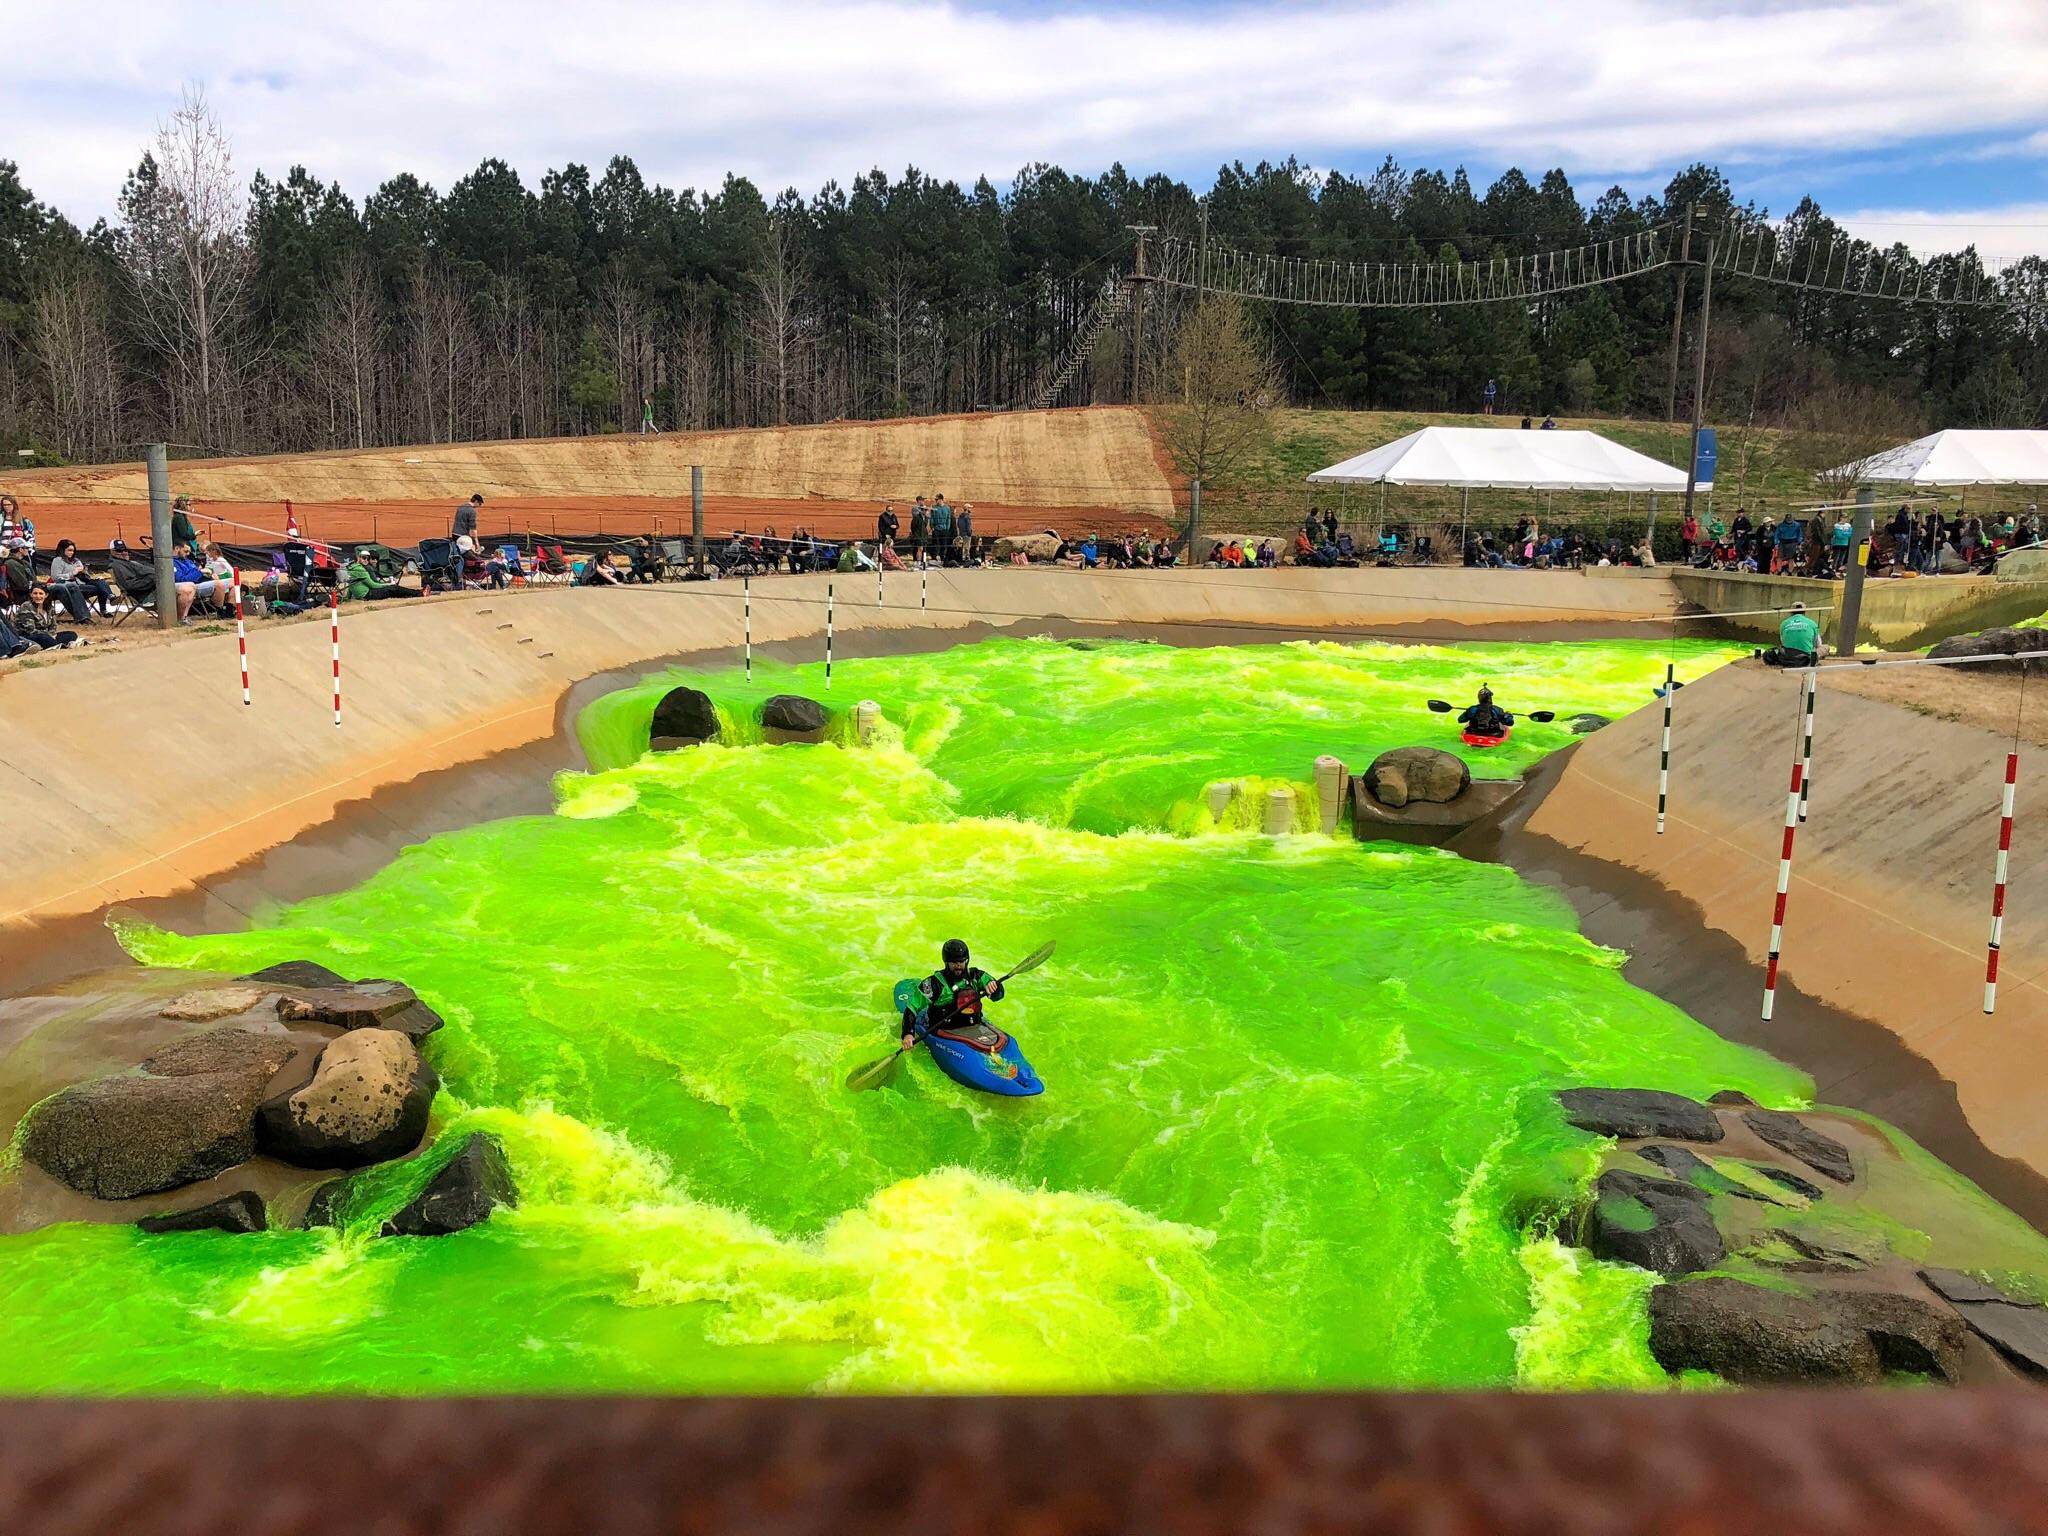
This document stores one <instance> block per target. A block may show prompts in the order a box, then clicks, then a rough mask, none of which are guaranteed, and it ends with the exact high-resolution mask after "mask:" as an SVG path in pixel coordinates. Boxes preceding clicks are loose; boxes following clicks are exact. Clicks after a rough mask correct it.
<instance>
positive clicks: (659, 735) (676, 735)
mask: <svg viewBox="0 0 2048 1536" xmlns="http://www.w3.org/2000/svg"><path fill="white" fill-rule="evenodd" d="M647 734H648V745H649V746H651V747H652V748H653V749H654V750H655V751H657V752H668V751H672V750H674V749H675V748H677V747H694V746H697V745H699V744H700V743H703V742H707V741H716V740H717V739H718V706H717V705H715V704H713V703H712V702H711V695H710V694H708V693H701V692H699V691H698V690H697V689H695V688H671V689H669V691H668V692H667V693H665V694H663V695H662V697H661V702H660V703H659V704H657V705H655V706H654V723H653V724H652V725H651V726H649V727H648V732H647Z"/></svg>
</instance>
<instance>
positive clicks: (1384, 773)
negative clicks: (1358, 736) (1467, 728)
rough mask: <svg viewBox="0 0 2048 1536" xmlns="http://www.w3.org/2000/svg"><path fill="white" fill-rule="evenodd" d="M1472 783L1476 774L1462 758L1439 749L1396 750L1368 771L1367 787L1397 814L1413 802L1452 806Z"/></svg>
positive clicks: (1373, 763) (1378, 758) (1384, 756)
mask: <svg viewBox="0 0 2048 1536" xmlns="http://www.w3.org/2000/svg"><path fill="white" fill-rule="evenodd" d="M1471 782H1472V770H1471V769H1470V768H1468V767H1466V766H1465V760H1464V759H1463V758H1462V757H1459V756H1458V755H1457V754H1456V753H1455V752H1440V751H1438V750H1437V749H1436V748H1435V747H1395V748H1394V749H1393V750H1392V751H1391V752H1382V753H1381V754H1380V755H1379V756H1378V757H1376V758H1374V759H1373V760H1372V766H1371V767H1370V768H1367V769H1366V770H1365V787H1366V789H1367V790H1368V791H1370V793H1371V794H1372V797H1373V799H1375V800H1377V801H1379V803H1380V804H1381V805H1390V806H1392V807H1393V808H1394V809H1395V810H1399V809H1400V808H1401V807H1402V806H1404V805H1406V804H1408V803H1409V802H1410V801H1411V800H1427V801H1430V802H1431V803H1433V804H1436V805H1444V804H1448V803H1449V802H1450V801H1453V800H1455V799H1457V798H1458V796H1460V795H1462V794H1463V793H1465V789H1466V786H1468V785H1469V784H1471Z"/></svg>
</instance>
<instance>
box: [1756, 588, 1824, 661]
mask: <svg viewBox="0 0 2048 1536" xmlns="http://www.w3.org/2000/svg"><path fill="white" fill-rule="evenodd" d="M1820 651H1821V645H1820V626H1819V625H1818V624H1816V623H1814V622H1813V618H1812V616H1811V615H1810V614H1808V613H1807V611H1806V604H1804V603H1794V604H1793V605H1792V611H1791V612H1790V613H1788V614H1786V615H1785V620H1784V622H1783V623H1782V624H1780V625H1779V626H1778V643H1777V644H1776V645H1774V646H1772V647H1771V649H1769V650H1768V651H1762V652H1759V653H1758V654H1760V655H1761V656H1762V657H1763V659H1764V660H1765V661H1766V662H1767V663H1769V664H1770V665H1771V666H1774V667H1810V666H1812V665H1813V664H1814V663H1815V662H1817V661H1819V660H1820Z"/></svg>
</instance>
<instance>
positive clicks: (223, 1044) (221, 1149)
mask: <svg viewBox="0 0 2048 1536" xmlns="http://www.w3.org/2000/svg"><path fill="white" fill-rule="evenodd" d="M295 1049H296V1047H295V1046H294V1045H293V1043H292V1042H291V1041H290V1040H288V1039H286V1038H285V1037H284V1036H282V1035H259V1034H256V1033H253V1032H252V1031H249V1030H245V1029H215V1030H208V1031H207V1032H206V1033H204V1034H201V1035H194V1036H192V1037H190V1038H189V1039H185V1040H180V1041H177V1042H175V1043H173V1044H171V1045H169V1046H166V1047H165V1048H164V1049H163V1050H161V1051H158V1052H157V1053H156V1054H155V1055H154V1056H152V1057H150V1058H149V1059H148V1060H147V1061H145V1062H143V1063H142V1065H141V1066H140V1067H139V1068H138V1069H136V1070H135V1071H133V1072H118V1073H114V1074H112V1075H111V1076H107V1077H101V1078H95V1079H94V1080H92V1081H91V1082H86V1083H79V1084H76V1085H74V1086H73V1087H70V1088H66V1089H64V1090H63V1091H62V1092H60V1093H56V1094H52V1095H51V1096H50V1097H49V1098H47V1099H45V1100H43V1102H42V1103H40V1104H38V1105H36V1106H35V1108H34V1109H32V1110H30V1111H29V1114H28V1116H27V1117H26V1119H25V1120H24V1122H23V1132H22V1155H23V1156H24V1157H26V1158H27V1159H28V1160H29V1161H30V1162H32V1163H34V1164H35V1165H36V1166H37V1167H38V1168H40V1169H42V1170H43V1171H44V1172H45V1173H47V1174H49V1175H51V1177H53V1178H56V1179H59V1180H61V1181H62V1182H63V1183H65V1184H68V1185H69V1186H70V1187H71V1188H73V1189H75V1190H77V1191H78V1192H79V1193H81V1194H86V1195H92V1196H95V1197H96V1198H98V1199H101V1200H128V1199H132V1198H134V1197H135V1196H137V1195H148V1194H154V1193H156V1192H157V1191H158V1190H162V1189H175V1188H177V1187H178V1186H179V1185H181V1184H194V1183H197V1182H198V1181H199V1180H201V1179H210V1178H212V1177H213V1176H214V1175H215V1174H217V1173H220V1172H223V1171H224V1170H226V1169H229V1168H232V1167H234V1166H235V1164H237V1163H241V1162H246V1161H247V1160H248V1159H249V1158H250V1157H251V1156H253V1155H254V1153H255V1151H256V1119H255V1111H256V1104H257V1101H258V1100H259V1099H261V1098H262V1097H263V1093H264V1089H265V1088H266V1087H268V1085H269V1083H270V1080H271V1078H272V1077H274V1076H275V1075H276V1074H277V1070H278V1069H279V1068H280V1067H282V1066H283V1065H284V1064H285V1063H286V1062H287V1061H289V1060H290V1059H291V1057H292V1055H293V1053H294V1051H295Z"/></svg>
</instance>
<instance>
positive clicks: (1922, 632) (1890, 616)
mask: <svg viewBox="0 0 2048 1536" xmlns="http://www.w3.org/2000/svg"><path fill="white" fill-rule="evenodd" d="M1670 575H1671V580H1672V583H1673V584H1674V585H1675V586H1676V587H1677V588H1678V592H1679V595H1680V596H1681V597H1683V598H1684V599H1685V602H1686V604H1687V606H1688V608H1690V609H1692V610H1694V611H1697V612H1701V613H1735V614H1741V615H1743V617H1741V618H1736V619H1726V620H1722V621H1721V622H1722V623H1723V624H1725V625H1726V627H1727V630H1728V632H1729V633H1731V634H1737V635H1744V636H1747V637H1749V638H1752V639H1756V640H1762V641H1768V642H1771V643H1775V642H1776V641H1777V638H1778V618H1779V612H1774V611H1771V610H1778V611H1783V610H1786V609H1789V608H1791V606H1792V605H1793V604H1794V603H1804V604H1806V606H1807V607H1808V608H1810V609H1812V610H1813V611H1814V613H1815V614H1816V616H1817V617H1818V618H1819V620H1820V623H1821V635H1822V638H1823V639H1825V640H1826V641H1827V642H1828V644H1830V645H1839V644H1840V639H1841V627H1840V625H1839V624H1837V623H1836V610H1837V609H1838V608H1839V607H1840V605H1841V601H1842V584H1841V583H1840V582H1839V581H1813V580H1809V579H1806V578H1804V577H1794V576H1761V575H1750V574H1748V573H1746V572H1742V571H1694V570H1685V569H1680V568H1673V569H1672V570H1671V573H1670ZM1759 610H1761V611H1759ZM2043 613H2048V581H2043V580H2030V581H2015V580H2002V579H1999V578H1996V577H1991V576H1939V577H1932V578H1918V577H1915V578H1905V579H1900V580H1897V581H1893V580H1874V581H1868V582H1865V583H1864V587H1863V607H1862V611H1861V614H1860V616H1859V617H1858V619H1857V623H1856V633H1857V636H1858V643H1859V644H1861V645H1879V646H1888V647H1893V648H1898V647H1912V646H1921V645H1929V644H1931V643H1933V642H1934V641H1936V640H1940V639H1944V638H1946V637H1947V636H1949V635H1960V634H1968V633H1971V632H1973V631H1976V630H1979V629H1988V628H1990V627H1991V626H1993V625H1997V624H2015V623H2017V622H2019V621H2020V620H2021V619H2030V618H2035V617H2037V616H2039V615H2040V614H2043Z"/></svg>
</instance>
